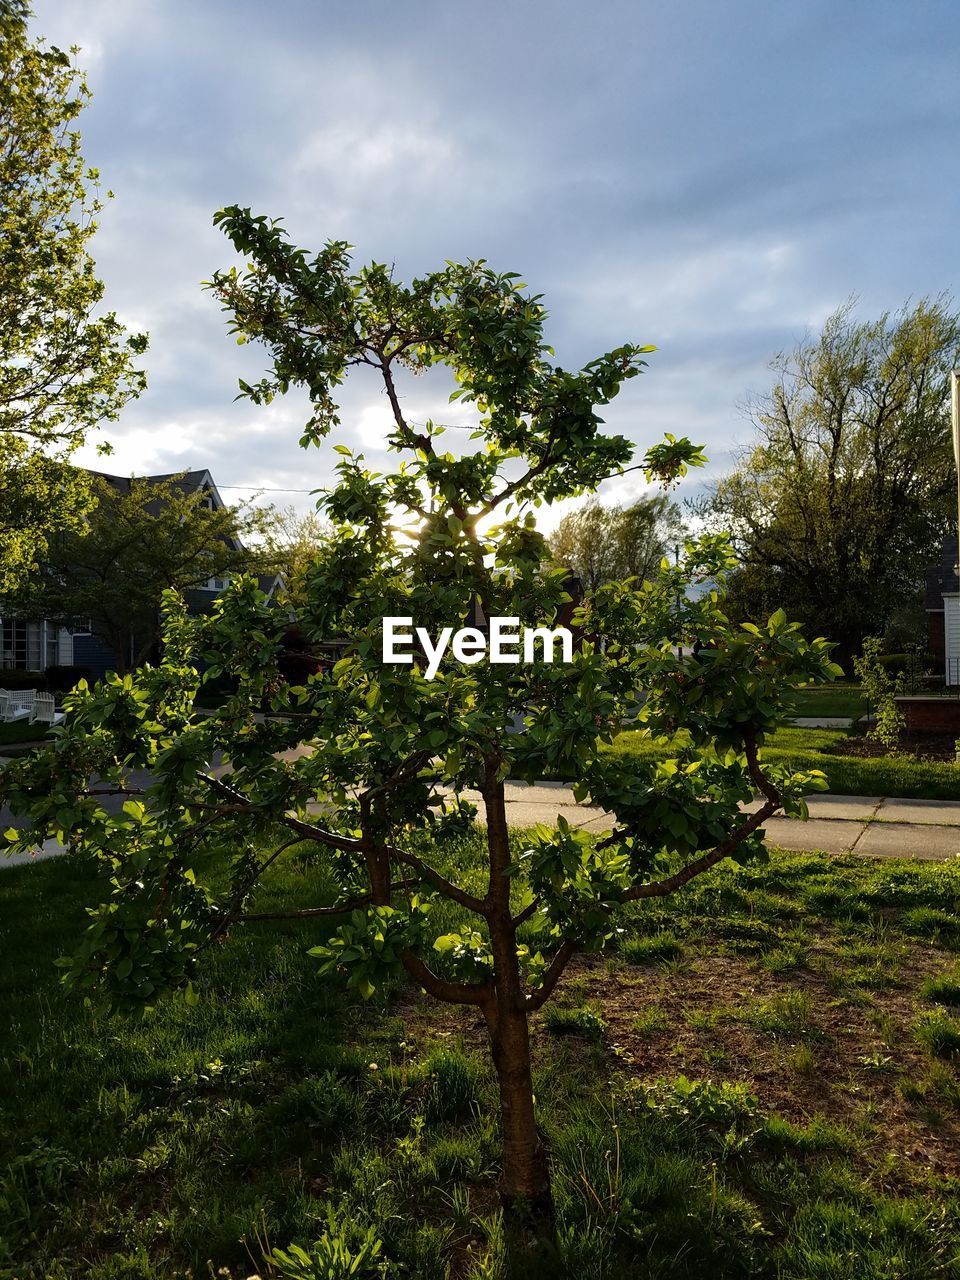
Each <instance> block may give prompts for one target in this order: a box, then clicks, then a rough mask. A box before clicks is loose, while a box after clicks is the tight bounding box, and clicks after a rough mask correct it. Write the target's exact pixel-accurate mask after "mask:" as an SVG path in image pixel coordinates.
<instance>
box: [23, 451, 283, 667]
mask: <svg viewBox="0 0 960 1280" xmlns="http://www.w3.org/2000/svg"><path fill="white" fill-rule="evenodd" d="M88 482H89V485H90V492H91V498H92V500H93V502H94V506H93V507H92V509H91V510H90V511H89V512H88V513H87V515H86V516H85V518H84V520H83V524H82V526H81V527H80V528H79V529H71V530H68V531H65V532H64V533H63V534H61V536H60V537H59V538H57V539H55V540H54V541H53V542H52V544H51V546H50V548H49V551H48V553H47V555H46V556H45V557H44V562H43V565H42V568H41V570H40V572H39V573H37V574H34V575H33V576H32V577H31V578H30V579H29V580H28V582H27V583H26V584H25V585H24V586H23V587H22V588H21V590H20V591H19V592H17V593H14V594H11V595H9V596H7V597H6V598H5V599H4V602H3V603H4V608H5V609H6V610H7V611H8V612H11V613H14V614H19V615H20V616H27V617H43V618H50V619H51V620H53V621H55V622H62V623H64V624H70V623H72V622H75V621H76V620H77V619H83V620H84V621H86V620H89V622H90V626H91V630H92V631H93V632H94V634H95V635H97V636H99V637H100V639H101V640H103V641H104V643H105V644H107V645H108V646H109V647H110V649H111V651H112V653H113V659H114V663H115V667H116V670H117V671H119V672H121V673H122V672H125V671H127V670H129V669H130V668H131V667H136V666H138V665H139V664H140V663H141V662H143V661H144V660H145V659H146V658H147V657H148V656H149V655H151V654H152V653H153V652H154V650H155V649H156V645H157V641H158V639H159V635H160V605H161V601H162V599H163V593H164V592H165V591H166V590H168V589H174V590H176V591H181V592H182V591H186V590H189V589H190V588H192V587H200V586H203V585H204V584H205V583H206V582H207V581H208V580H209V579H210V578H221V577H225V576H226V575H228V574H231V573H242V572H243V571H245V570H249V569H250V568H251V567H253V566H254V565H255V562H256V559H257V555H256V553H255V552H252V551H250V550H249V549H248V548H247V547H246V546H245V544H244V539H245V538H247V537H250V536H256V535H257V534H258V533H259V532H260V531H261V529H262V528H263V527H264V525H265V524H267V523H269V521H270V515H269V512H263V511H258V510H256V509H253V510H250V509H244V508H243V507H233V506H226V507H223V508H221V509H220V510H217V511H214V510H210V509H209V508H208V507H207V506H206V505H205V495H204V493H202V492H201V491H200V490H198V489H191V488H188V487H186V486H184V485H183V483H182V478H181V477H178V476H172V477H170V478H168V479H164V480H150V479H146V478H143V477H139V478H138V477H134V478H133V479H131V480H130V481H129V482H122V483H120V484H116V483H111V482H110V481H109V480H107V479H106V478H105V477H104V476H101V475H97V474H95V473H94V474H91V475H89V476H88Z"/></svg>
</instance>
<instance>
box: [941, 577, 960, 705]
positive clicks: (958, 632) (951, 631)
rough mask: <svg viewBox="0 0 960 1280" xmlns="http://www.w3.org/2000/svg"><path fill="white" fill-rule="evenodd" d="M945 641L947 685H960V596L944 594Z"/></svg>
mask: <svg viewBox="0 0 960 1280" xmlns="http://www.w3.org/2000/svg"><path fill="white" fill-rule="evenodd" d="M943 639H944V649H945V657H946V672H945V673H946V680H947V684H953V685H956V684H960V594H955V593H952V592H951V593H950V594H947V593H944V597H943Z"/></svg>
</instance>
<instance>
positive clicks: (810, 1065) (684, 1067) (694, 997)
mask: <svg viewBox="0 0 960 1280" xmlns="http://www.w3.org/2000/svg"><path fill="white" fill-rule="evenodd" d="M954 960H955V956H953V955H951V954H948V953H947V952H943V951H940V950H939V949H937V948H934V947H929V946H925V945H923V944H919V943H916V944H914V943H909V944H904V945H903V946H902V949H901V951H900V953H899V954H898V955H897V961H896V976H895V977H894V976H893V975H892V974H891V976H890V979H889V983H890V985H884V986H883V989H881V990H868V989H866V988H863V987H858V986H857V985H856V984H855V983H854V984H852V983H851V980H850V962H849V959H848V958H843V959H841V958H839V957H838V956H837V955H836V954H835V953H834V952H833V951H832V949H831V948H830V946H829V945H828V943H827V942H826V941H825V940H822V941H817V940H812V942H811V945H810V948H809V958H808V965H807V967H806V968H805V969H802V970H798V971H796V972H793V973H791V974H790V975H789V976H788V977H784V976H781V977H775V976H773V975H772V974H770V973H768V972H767V971H766V970H765V969H764V968H763V967H762V966H761V965H760V964H759V963H758V962H757V960H755V959H754V958H752V957H749V956H738V955H716V956H711V957H709V958H707V957H701V956H697V957H695V958H692V959H690V960H689V961H687V962H685V963H682V964H679V965H676V964H675V965H671V966H669V967H668V968H635V967H633V966H630V965H628V964H627V963H625V962H621V963H620V964H618V965H617V966H616V968H613V967H612V966H611V965H610V963H609V961H608V960H607V959H605V958H603V957H579V958H577V959H576V960H575V961H574V962H573V963H572V964H571V966H570V969H569V970H568V975H567V978H566V979H565V982H564V984H563V985H562V986H561V987H560V989H559V990H558V993H557V996H556V997H555V999H556V1003H558V1004H559V1005H565V1004H566V1005H579V1004H581V1003H584V1002H589V1003H590V1004H591V1005H592V1007H594V1008H596V1010H597V1011H598V1013H599V1014H600V1015H601V1017H602V1018H603V1019H604V1021H605V1023H606V1027H605V1030H604V1033H603V1044H602V1051H603V1053H604V1054H605V1056H606V1057H607V1059H608V1063H609V1066H608V1071H607V1075H606V1079H608V1080H616V1081H617V1085H618V1087H622V1086H623V1085H624V1084H625V1083H628V1082H629V1081H632V1080H633V1081H637V1082H640V1083H651V1082H652V1081H654V1080H656V1079H657V1078H661V1077H673V1076H676V1075H680V1074H684V1075H686V1076H688V1077H690V1078H691V1079H711V1080H714V1081H718V1082H719V1081H728V1082H731V1083H734V1082H738V1083H743V1084H746V1085H747V1086H748V1088H749V1089H750V1091H751V1092H752V1093H754V1094H756V1095H757V1097H758V1099H759V1102H760V1106H761V1107H762V1108H763V1110H764V1111H767V1112H775V1113H776V1114H778V1115H780V1116H782V1117H784V1118H785V1119H787V1120H789V1121H791V1122H793V1123H795V1124H798V1125H805V1124H807V1123H809V1122H810V1121H811V1120H813V1119H814V1118H816V1117H822V1118H823V1119H825V1120H827V1121H829V1122H831V1123H833V1124H837V1125H842V1126H844V1127H845V1128H847V1129H848V1130H850V1131H852V1132H854V1133H855V1134H856V1147H857V1150H858V1152H859V1155H858V1156H857V1157H855V1158H856V1159H858V1160H860V1161H862V1162H863V1163H864V1167H865V1172H867V1171H868V1170H869V1169H870V1168H874V1169H875V1170H876V1172H877V1173H878V1174H880V1176H882V1179H883V1182H884V1185H885V1186H888V1187H889V1186H890V1185H891V1183H892V1182H904V1183H917V1182H923V1181H924V1179H925V1178H926V1177H927V1176H928V1175H930V1174H935V1175H944V1174H946V1175H952V1176H960V1114H958V1112H957V1110H956V1108H955V1107H954V1106H952V1105H951V1104H950V1103H949V1102H946V1101H944V1100H939V1099H937V1098H936V1097H933V1096H931V1098H930V1099H929V1100H926V1101H924V1100H920V1101H908V1099H907V1098H905V1097H904V1092H903V1089H904V1086H905V1085H909V1084H910V1083H911V1082H912V1083H917V1082H922V1081H923V1080H925V1079H926V1078H927V1077H928V1076H929V1074H930V1072H931V1062H930V1060H929V1059H928V1058H927V1057H926V1056H925V1054H924V1052H923V1051H922V1050H921V1049H920V1047H919V1046H918V1045H917V1044H916V1042H915V1040H914V1039H913V1035H912V1028H913V1024H914V1022H915V1020H916V1018H917V1016H918V1015H919V1014H920V1013H922V1012H925V1011H927V1010H929V1009H930V1008H931V1007H932V1006H930V1005H929V1004H927V1003H926V1002H924V1001H922V1000H921V999H920V998H919V996H918V994H917V992H918V989H919V986H920V984H921V982H922V981H923V979H924V978H925V977H927V976H930V975H932V974H940V973H943V972H944V971H945V970H948V969H950V968H952V965H953V962H954ZM844 970H846V976H845V978H844V976H843V975H844ZM797 992H799V993H801V996H800V1000H801V1004H800V1006H799V1007H800V1009H801V1013H802V1017H801V1018H800V1020H799V1024H798V1025H797V1026H796V1027H794V1028H791V1029H776V1028H771V1027H764V1026H763V1025H762V1017H760V1018H758V1010H762V1009H763V1008H764V1007H765V1006H767V1005H769V1003H770V1002H774V1004H775V1003H776V1000H777V998H778V997H781V998H782V997H783V996H784V995H785V994H789V993H797ZM793 998H795V997H793ZM402 1016H403V1018H404V1020H405V1023H406V1027H407V1035H408V1038H412V1037H414V1036H415V1037H417V1038H418V1039H419V1038H420V1037H425V1038H430V1037H431V1036H441V1037H444V1038H446V1037H450V1036H456V1037H457V1038H459V1039H461V1040H462V1041H463V1042H464V1044H465V1046H466V1047H468V1048H470V1049H474V1050H477V1051H479V1052H482V1053H484V1054H486V1053H487V1051H488V1050H487V1040H486V1028H485V1026H484V1024H483V1021H482V1019H474V1018H473V1016H472V1015H468V1016H467V1017H466V1018H464V1017H463V1014H462V1011H461V1012H460V1013H458V1012H457V1011H454V1010H448V1009H446V1008H443V1007H438V1006H437V1005H435V1004H432V1003H431V1002H429V1001H426V1000H421V999H416V998H415V999H413V1000H411V1001H410V1002H409V1003H406V1002H405V1003H404V1008H403V1010H402ZM533 1023H534V1032H533V1040H534V1052H535V1058H536V1060H537V1062H538V1063H539V1065H540V1066H541V1067H547V1068H548V1069H549V1068H550V1067H551V1065H553V1066H555V1067H556V1069H563V1065H564V1063H565V1062H566V1063H569V1064H571V1065H572V1064H573V1062H574V1061H578V1060H579V1059H581V1058H582V1059H583V1064H584V1065H586V1064H587V1062H588V1059H589V1058H590V1056H591V1055H594V1057H595V1055H596V1053H597V1051H598V1047H599V1046H598V1045H597V1043H596V1042H595V1041H593V1042H591V1041H589V1040H586V1039H580V1038H578V1037H576V1036H565V1037H564V1038H563V1040H562V1041H558V1040H557V1039H556V1038H554V1037H552V1036H550V1035H549V1033H548V1032H547V1031H546V1029H545V1028H544V1027H543V1025H542V1017H541V1016H540V1015H537V1016H536V1017H535V1018H534V1019H533ZM414 1027H416V1030H414ZM933 1069H934V1070H941V1071H945V1072H947V1073H948V1074H949V1077H950V1078H951V1079H955V1078H956V1067H955V1066H953V1065H952V1064H949V1063H944V1064H936V1066H935V1067H934V1068H933Z"/></svg>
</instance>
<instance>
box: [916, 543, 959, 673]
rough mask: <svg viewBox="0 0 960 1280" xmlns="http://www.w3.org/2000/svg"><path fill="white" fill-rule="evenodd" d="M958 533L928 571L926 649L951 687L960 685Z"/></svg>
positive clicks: (925, 602) (944, 546) (925, 603)
mask: <svg viewBox="0 0 960 1280" xmlns="http://www.w3.org/2000/svg"><path fill="white" fill-rule="evenodd" d="M957 559H958V543H957V535H956V533H949V534H947V536H946V538H944V541H943V553H942V555H941V557H940V563H939V564H935V565H931V566H930V568H929V569H928V570H927V578H926V591H925V600H924V605H925V607H926V611H927V647H928V649H929V651H930V653H932V654H933V655H934V657H935V658H936V659H937V664H938V666H939V667H940V669H941V670H942V671H943V673H944V676H945V678H946V683H947V684H948V685H960V579H958V577H957Z"/></svg>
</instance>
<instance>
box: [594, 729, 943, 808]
mask: <svg viewBox="0 0 960 1280" xmlns="http://www.w3.org/2000/svg"><path fill="white" fill-rule="evenodd" d="M846 736H847V734H846V731H845V730H843V729H781V730H779V731H778V732H777V733H776V734H774V735H773V737H772V738H771V739H770V740H769V742H768V744H767V746H766V747H765V748H764V749H763V751H762V752H761V755H762V756H763V757H764V758H765V759H767V760H769V761H770V762H771V763H773V764H791V765H794V766H795V767H797V768H801V769H820V770H822V771H823V773H825V774H826V775H827V781H828V783H829V790H830V791H832V792H833V793H834V794H836V795H843V796H857V795H860V796H905V797H908V798H911V799H927V800H960V768H957V766H956V765H952V764H941V763H939V762H935V761H927V760H916V759H914V758H912V757H910V756H907V755H904V756H903V757H895V756H878V757H860V756H841V755H835V754H832V752H831V748H833V747H834V746H835V745H836V744H837V743H838V742H842V741H843V740H844V738H845V737H846ZM604 750H606V751H610V752H613V753H614V754H616V755H622V756H624V757H629V756H639V757H641V758H646V759H650V758H655V757H665V756H667V755H669V754H671V750H670V749H668V748H667V747H665V746H663V745H662V744H660V743H653V742H651V741H650V739H649V738H647V737H646V736H645V735H644V734H642V733H639V732H637V731H635V730H628V731H627V732H626V733H621V734H620V735H619V737H618V738H616V739H615V741H614V742H613V743H612V744H611V745H610V746H609V747H605V748H604Z"/></svg>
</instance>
